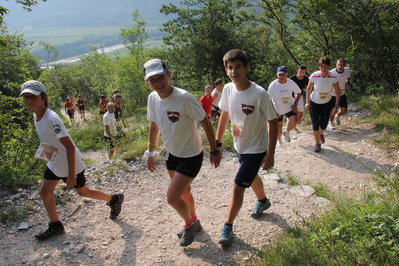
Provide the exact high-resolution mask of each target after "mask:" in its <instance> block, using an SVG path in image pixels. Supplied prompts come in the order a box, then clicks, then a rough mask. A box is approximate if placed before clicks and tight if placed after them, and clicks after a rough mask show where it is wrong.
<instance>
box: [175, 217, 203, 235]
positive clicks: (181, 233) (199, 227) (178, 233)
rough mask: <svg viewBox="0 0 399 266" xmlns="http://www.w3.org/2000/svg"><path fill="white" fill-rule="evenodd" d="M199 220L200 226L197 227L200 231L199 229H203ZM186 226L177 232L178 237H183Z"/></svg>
mask: <svg viewBox="0 0 399 266" xmlns="http://www.w3.org/2000/svg"><path fill="white" fill-rule="evenodd" d="M197 221H198V228H197V233H198V232H199V231H201V230H202V225H201V223H200V221H199V220H197ZM184 228H185V227H184V226H183V228H182V229H181V230H180V231H179V232H177V237H178V238H181V237H182V235H183V231H184Z"/></svg>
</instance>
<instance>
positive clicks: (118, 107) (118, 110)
mask: <svg viewBox="0 0 399 266" xmlns="http://www.w3.org/2000/svg"><path fill="white" fill-rule="evenodd" d="M112 98H113V99H114V104H115V113H114V115H115V119H116V122H118V124H119V122H122V124H123V128H126V127H127V126H126V122H125V119H124V117H123V114H122V95H120V94H115V95H114V96H113V97H112ZM117 128H118V134H121V135H123V132H122V127H120V126H119V125H117Z"/></svg>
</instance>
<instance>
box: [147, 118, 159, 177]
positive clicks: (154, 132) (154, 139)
mask: <svg viewBox="0 0 399 266" xmlns="http://www.w3.org/2000/svg"><path fill="white" fill-rule="evenodd" d="M159 133H160V130H159V128H158V126H157V124H156V123H155V122H151V123H150V129H149V133H148V142H149V144H148V146H150V145H155V146H156V145H157V143H158V137H159ZM149 151H150V150H149ZM150 152H153V151H152V150H151V151H150ZM147 168H148V170H150V172H152V173H153V172H155V170H156V169H157V168H156V166H155V156H147Z"/></svg>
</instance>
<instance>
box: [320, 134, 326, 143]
mask: <svg viewBox="0 0 399 266" xmlns="http://www.w3.org/2000/svg"><path fill="white" fill-rule="evenodd" d="M320 142H321V143H324V142H326V139H325V138H324V135H323V134H320Z"/></svg>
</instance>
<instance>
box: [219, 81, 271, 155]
mask: <svg viewBox="0 0 399 266" xmlns="http://www.w3.org/2000/svg"><path fill="white" fill-rule="evenodd" d="M219 107H220V109H222V110H223V111H225V112H228V113H229V117H230V121H231V124H232V134H233V136H234V148H235V149H236V150H237V152H238V153H239V154H257V153H262V152H265V151H266V150H267V148H268V145H269V134H268V127H267V121H268V120H269V121H270V120H273V119H275V118H276V112H275V111H274V108H273V104H272V102H271V100H270V98H269V95H268V94H267V92H266V90H265V89H263V88H262V87H261V86H259V85H257V84H255V83H253V82H251V85H250V87H249V88H248V89H246V90H244V91H239V90H237V89H236V87H235V85H234V83H228V84H226V85H225V86H224V88H223V94H222V98H221V100H220V102H219Z"/></svg>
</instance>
